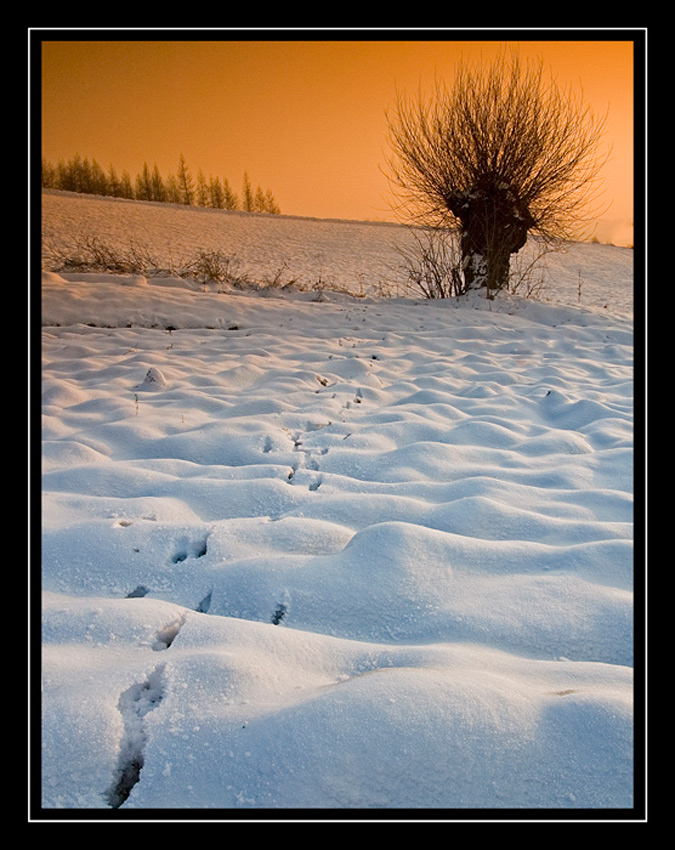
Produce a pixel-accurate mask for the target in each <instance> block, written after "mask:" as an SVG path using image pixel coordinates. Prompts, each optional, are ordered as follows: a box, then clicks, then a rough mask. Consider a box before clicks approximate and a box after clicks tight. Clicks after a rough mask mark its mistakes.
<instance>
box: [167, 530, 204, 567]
mask: <svg viewBox="0 0 675 850" xmlns="http://www.w3.org/2000/svg"><path fill="white" fill-rule="evenodd" d="M207 540H208V538H207V537H203V538H200V539H199V540H190V539H189V538H187V537H185V538H183V539H182V540H181V541H180V542H179V544H178V547H177V548H176V551H175V553H174V555H173V557H172V558H171V560H172V561H173V563H174V564H180V563H181V562H182V561H185V560H187V559H188V558H203V557H204V555H206V552H207V547H206V542H207Z"/></svg>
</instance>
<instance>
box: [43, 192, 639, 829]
mask: <svg viewBox="0 0 675 850" xmlns="http://www.w3.org/2000/svg"><path fill="white" fill-rule="evenodd" d="M43 231H44V235H45V241H46V242H49V243H50V245H51V246H52V248H53V246H54V245H59V244H60V245H64V246H65V245H67V244H68V243H72V242H73V241H74V240H76V239H77V238H78V237H77V235H78V234H82V233H85V232H86V233H87V234H88V235H89V236H91V235H95V236H96V237H97V238H100V239H101V240H103V241H105V242H106V243H112V242H116V243H117V244H119V245H120V246H126V245H128V244H129V241H130V240H132V239H133V240H134V241H136V242H137V243H138V244H143V246H144V247H146V248H148V249H151V250H152V253H153V256H155V257H158V258H160V259H161V261H162V262H163V263H165V265H166V267H167V268H175V266H176V264H177V263H178V262H180V257H181V256H187V255H189V254H190V252H191V251H193V250H194V249H195V247H197V248H203V249H212V250H218V251H225V252H232V253H233V254H236V255H237V257H238V259H239V261H240V262H241V264H242V266H244V267H245V268H246V273H247V277H248V278H249V279H256V280H258V281H260V282H261V283H262V282H263V281H269V280H270V279H271V277H273V276H274V275H275V274H276V273H277V272H278V271H279V269H280V268H282V267H283V269H284V275H287V276H288V278H290V277H293V278H294V279H296V280H298V281H299V283H300V284H302V285H298V286H296V287H295V288H290V289H282V288H280V287H278V286H277V287H273V288H270V287H267V288H263V289H261V290H260V291H250V290H237V289H227V290H226V291H219V288H218V287H212V286H208V285H199V284H197V283H195V282H193V281H190V280H186V279H182V278H180V279H179V278H178V277H176V276H174V275H169V274H166V275H164V276H157V277H150V276H145V275H139V274H136V275H110V274H103V273H101V272H93V273H86V274H83V273H74V274H66V273H63V272H61V273H58V272H55V271H53V270H51V269H45V271H43V274H42V325H43V327H42V387H41V389H42V402H43V410H42V421H43V431H42V436H43V443H42V466H43V469H42V472H43V475H42V504H43V515H42V552H41V555H42V618H43V622H42V633H41V639H42V670H41V682H40V688H41V694H40V697H41V711H42V730H41V740H40V742H39V745H40V747H41V775H40V776H33V777H32V779H33V781H34V783H35V785H36V795H37V800H36V806H37V807H38V809H39V808H40V807H42V810H41V811H40V812H39V815H38V816H39V817H41V818H47V819H49V818H55V819H56V818H59V817H63V813H64V810H68V811H67V815H68V816H71V817H73V818H78V817H82V816H86V815H91V816H94V817H97V818H98V817H104V818H105V817H107V818H110V819H112V818H124V817H125V813H127V816H132V815H133V814H134V813H136V815H138V814H139V813H142V812H143V811H145V812H147V813H148V814H147V815H146V816H147V817H148V818H150V819H152V818H155V819H170V818H172V817H180V818H189V817H190V814H191V812H190V811H189V810H193V812H192V814H194V816H195V817H203V818H222V819H230V818H238V819H242V820H247V819H256V818H260V817H269V818H275V817H276V816H282V817H283V816H286V815H287V814H288V812H289V811H295V812H296V815H297V817H298V818H300V819H305V818H307V819H312V818H316V817H322V818H324V819H326V818H328V819H332V818H333V817H335V818H338V817H345V816H348V815H349V814H350V813H352V814H353V816H354V817H374V818H377V817H390V818H398V817H401V816H403V815H402V813H403V814H405V815H406V816H407V817H410V818H413V819H415V818H427V817H429V818H431V817H434V818H436V817H440V818H446V817H447V818H452V817H453V816H459V817H460V818H463V819H468V820H471V819H473V818H481V817H483V816H485V815H486V814H487V815H488V816H490V815H492V816H494V817H499V816H500V814H503V813H505V812H507V811H508V810H512V809H513V810H516V811H518V812H520V813H522V815H521V816H522V817H523V818H528V817H537V816H541V815H542V814H547V815H548V816H549V817H553V818H555V817H557V815H558V813H560V814H562V813H566V814H567V815H569V813H570V812H575V811H576V812H579V813H580V816H582V817H593V816H597V817H602V816H603V815H604V814H605V813H606V812H607V810H609V811H610V814H611V816H613V817H621V816H622V815H624V816H625V815H626V814H627V813H629V812H630V810H631V809H632V807H633V806H634V805H636V804H639V803H640V799H639V798H636V796H635V794H636V790H637V789H636V788H634V785H633V772H634V770H636V771H637V772H638V774H639V772H640V770H641V765H640V764H639V762H638V763H636V762H635V759H634V755H633V728H634V715H633V664H634V646H633V643H634V628H633V613H634V604H635V603H634V596H633V557H634V551H633V318H632V298H633V269H632V261H633V254H632V252H631V251H630V250H629V249H621V248H614V247H611V246H603V245H591V244H585V245H575V246H572V247H571V249H570V250H569V251H568V252H567V253H566V254H564V255H560V256H558V255H556V256H551V257H549V258H547V262H548V267H549V275H548V280H547V286H546V289H545V290H543V291H542V293H541V294H540V298H539V299H538V300H526V299H523V298H522V297H518V296H503V297H500V298H498V299H496V300H495V301H494V302H486V301H485V300H483V299H480V298H477V297H472V298H467V299H461V300H453V301H425V300H421V299H414V298H411V297H407V298H403V297H392V298H382V297H374V296H375V294H376V293H382V292H385V291H386V292H388V293H389V294H392V295H396V294H398V295H402V294H404V290H403V286H404V281H403V279H402V278H397V277H396V273H395V271H394V272H392V269H395V268H396V265H397V262H398V260H397V257H398V254H397V251H396V249H395V247H394V245H395V243H396V241H397V240H399V239H404V238H406V237H405V234H406V231H405V230H404V229H402V228H399V227H396V226H394V225H387V224H376V223H358V222H330V221H321V220H312V219H295V218H289V217H281V216H258V215H246V214H238V213H224V212H217V211H209V210H197V209H183V208H177V207H169V206H167V205H153V204H143V203H130V202H118V201H114V200H110V199H105V200H104V199H95V198H85V197H82V196H68V195H62V194H57V193H48V194H44V195H43ZM43 262H44V260H43ZM328 284H330V285H328ZM336 288H337V289H339V290H342V291H335V289H336ZM220 289H221V290H222V287H220ZM346 291H349V292H351V293H353V294H351V295H350V294H348V293H347V292H346ZM364 295H367V296H368V297H360V296H364ZM296 810H297V811H296ZM453 810H457V811H456V812H453ZM36 811H37V809H36ZM284 813H286V814H284Z"/></svg>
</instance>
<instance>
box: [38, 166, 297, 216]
mask: <svg viewBox="0 0 675 850" xmlns="http://www.w3.org/2000/svg"><path fill="white" fill-rule="evenodd" d="M42 188H44V189H64V190H67V191H69V192H81V193H84V194H89V195H107V196H111V197H115V198H127V199H129V200H136V201H159V202H163V203H170V204H186V205H189V206H199V207H211V208H213V209H219V210H243V211H245V212H262V213H272V214H275V215H279V214H280V213H281V209H280V208H279V204H278V203H277V201H276V200H275V198H274V195H273V194H272V192H271V191H270V190H269V189H268V190H267V191H263V190H262V188H261V187H260V186H258V187H257V188H256V189H255V190H254V189H253V188H252V185H251V181H250V179H249V176H248V173H246V172H245V173H244V178H243V183H242V190H241V194H238V193H237V192H235V191H234V190H233V188H232V186H231V185H230V183H229V181H228V179H227V177H223V178H220V177H218V176H216V177H213V176H212V175H209V177H208V179H207V178H206V177H205V175H204V174H203V172H202V170H201V169H199V171H198V172H197V177H196V179H195V178H193V176H192V173H191V172H190V169H189V168H188V166H187V164H186V162H185V157H184V156H183V155H182V154H181V155H180V157H179V159H178V167H177V169H176V172H175V174H169V175H168V177H166V178H163V177H162V175H161V174H160V172H159V169H158V168H157V165H156V164H155V165H154V166H153V167H152V169H151V168H150V167H149V166H148V164H147V162H144V163H143V168H142V169H141V171H140V172H139V173H138V174H137V175H136V177H135V178H134V179H132V178H131V176H130V175H129V173H128V172H127V171H122V172H121V173H118V171H117V169H116V168H115V167H114V166H113V165H111V166H110V168H109V169H108V171H107V173H106V172H105V171H104V170H103V168H102V167H101V166H100V165H99V164H98V162H97V161H96V160H95V159H92V160H89V159H87V158H86V157H84V158H83V157H81V156H80V155H79V154H75V156H74V157H72V158H71V159H69V160H68V161H64V160H59V161H58V162H57V163H56V165H53V164H52V163H51V162H49V161H48V160H47V159H45V158H44V157H43V159H42Z"/></svg>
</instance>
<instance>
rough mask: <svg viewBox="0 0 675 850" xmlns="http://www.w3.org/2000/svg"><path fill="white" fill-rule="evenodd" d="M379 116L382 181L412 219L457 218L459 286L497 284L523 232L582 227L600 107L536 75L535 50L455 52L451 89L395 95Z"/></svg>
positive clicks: (561, 237)
mask: <svg viewBox="0 0 675 850" xmlns="http://www.w3.org/2000/svg"><path fill="white" fill-rule="evenodd" d="M387 125H388V131H389V143H390V147H391V150H392V154H393V155H392V156H391V157H389V158H388V161H387V162H388V168H389V177H390V181H391V184H392V186H393V188H394V191H395V193H396V194H397V195H398V196H399V200H400V201H401V202H402V208H403V209H404V210H405V211H406V215H408V216H412V220H413V221H414V222H416V223H419V224H424V225H425V226H430V225H431V226H434V227H443V228H458V229H459V233H460V234H461V237H460V240H461V243H460V244H461V251H460V257H461V260H460V265H461V267H460V269H459V273H460V274H461V275H462V278H463V289H464V290H470V289H479V288H481V287H487V291H488V294H490V293H491V292H493V291H495V290H499V289H502V288H504V287H505V286H507V284H508V279H509V267H510V257H511V254H515V253H517V252H518V251H519V250H520V249H521V248H522V247H523V246H524V245H525V244H526V241H527V237H528V233H533V234H535V235H538V236H539V237H541V238H542V239H543V240H545V241H546V242H547V243H550V244H553V243H556V244H560V243H561V242H562V241H565V240H570V239H579V238H582V236H583V230H584V227H585V226H586V225H587V224H588V222H589V221H590V220H591V218H592V216H593V211H592V209H591V207H592V204H593V202H594V201H595V199H596V198H597V196H598V192H597V190H598V186H599V175H600V171H601V168H602V165H603V164H604V162H605V160H606V156H600V153H599V143H600V141H601V138H602V136H603V134H604V128H605V118H604V117H602V116H600V117H597V116H596V115H595V114H594V113H593V112H592V110H591V109H590V107H589V106H588V105H586V104H584V102H583V98H582V96H581V94H575V93H574V92H573V91H572V89H571V88H569V89H562V88H560V87H559V86H558V85H557V83H556V81H555V80H554V79H553V78H551V79H550V80H546V79H545V77H544V72H543V63H542V61H541V60H538V61H536V62H528V63H527V65H526V66H523V64H522V63H521V61H520V58H519V56H518V54H517V53H516V52H514V53H512V54H511V55H510V58H508V57H507V56H506V54H505V53H503V52H502V53H501V54H500V55H499V56H498V57H497V59H496V60H495V61H494V62H493V63H492V64H491V65H489V66H487V67H482V66H480V65H474V66H469V65H466V64H463V63H461V64H460V65H459V67H458V69H457V74H456V77H455V81H454V84H453V86H452V88H451V89H450V88H448V87H447V86H446V85H445V84H443V83H441V82H438V81H437V83H436V89H435V93H434V96H433V97H432V98H430V99H428V100H425V98H424V97H423V95H422V93H421V92H419V93H418V95H417V98H416V99H407V98H405V97H404V96H399V97H398V99H397V102H396V105H395V108H394V111H393V113H392V114H389V115H388V116H387Z"/></svg>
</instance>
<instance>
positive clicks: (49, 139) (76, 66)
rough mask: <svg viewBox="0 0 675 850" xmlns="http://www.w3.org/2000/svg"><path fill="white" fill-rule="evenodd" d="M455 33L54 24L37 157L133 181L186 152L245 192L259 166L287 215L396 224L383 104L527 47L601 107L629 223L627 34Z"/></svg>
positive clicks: (611, 184)
mask: <svg viewBox="0 0 675 850" xmlns="http://www.w3.org/2000/svg"><path fill="white" fill-rule="evenodd" d="M413 34H414V33H413ZM452 34H453V31H452V30H448V31H436V32H434V33H432V35H433V36H434V39H433V40H431V39H429V38H427V33H424V36H425V40H420V41H417V40H414V41H413V40H397V39H399V38H401V39H402V36H400V35H399V34H398V33H397V32H396V31H392V32H391V33H390V34H389V33H386V32H385V33H384V35H385V36H386V37H390V39H391V40H388V41H380V40H378V39H380V38H382V34H381V33H379V32H377V31H374V32H373V40H337V41H332V40H330V39H331V37H333V38H334V37H335V36H334V34H333V33H331V31H330V30H329V31H325V32H319V33H318V35H319V36H320V37H321V36H325V38H322V40H306V41H299V40H295V41H285V40H284V38H285V35H286V34H285V33H284V31H279V32H278V34H276V35H275V33H272V34H271V35H270V34H268V33H267V32H265V33H264V36H265V39H266V40H257V41H247V40H238V39H237V32H236V31H234V30H233V31H228V30H212V31H208V32H207V33H206V35H207V36H208V38H209V40H204V41H189V40H176V41H171V40H168V38H167V34H165V33H162V32H161V31H160V32H159V34H158V35H157V34H155V33H153V32H150V33H149V34H148V36H149V39H151V40H148V41H130V40H127V36H125V32H124V30H122V31H118V32H115V31H101V32H100V33H95V34H94V35H96V36H97V37H100V38H112V39H117V40H107V41H105V40H101V41H98V40H97V41H91V40H74V41H65V40H59V39H63V38H64V36H63V34H61V33H60V32H59V31H58V30H54V31H53V33H50V32H49V31H47V32H42V33H41V40H42V44H41V45H40V44H39V43H38V44H37V45H36V46H34V47H33V50H40V49H41V51H42V62H43V67H42V127H41V130H42V152H43V155H44V156H45V157H46V158H47V159H49V160H51V161H52V162H56V161H57V160H58V159H59V158H63V159H69V158H70V157H72V156H73V155H74V154H75V153H79V154H80V155H81V156H82V157H85V156H86V157H88V158H89V159H96V160H97V161H98V163H99V164H100V165H101V166H102V167H103V168H104V169H105V170H107V169H108V168H109V166H110V165H111V164H112V165H114V166H115V167H116V169H117V170H118V171H121V170H123V169H126V170H127V171H129V173H130V175H131V176H132V179H133V178H134V177H135V175H136V174H137V173H138V172H139V171H140V170H141V168H142V166H143V163H144V162H148V164H149V165H150V167H152V166H153V165H154V164H155V163H156V164H157V166H158V168H159V170H160V172H161V173H162V175H163V176H167V175H168V174H169V173H170V172H175V170H176V166H177V164H178V157H179V154H181V153H182V154H183V155H184V156H185V159H186V162H187V164H188V166H189V168H190V170H191V171H192V172H193V174H194V175H196V173H197V171H198V170H199V169H200V168H201V170H202V171H203V172H204V174H205V176H206V177H207V178H208V177H209V176H210V175H213V176H216V175H217V176H219V177H221V178H223V177H227V179H228V180H229V181H230V184H231V185H232V187H233V188H234V189H235V191H239V190H240V188H241V183H242V179H243V174H244V172H245V171H246V172H248V174H249V177H250V179H251V182H252V183H253V185H254V188H255V186H257V185H260V186H261V187H262V188H263V189H270V190H271V191H272V193H273V194H274V196H275V198H276V200H277V201H278V203H279V204H280V206H281V211H282V213H285V214H288V215H301V216H317V217H321V218H354V219H389V220H391V219H393V215H392V213H391V212H390V208H389V202H390V195H389V188H388V183H387V181H386V178H385V177H384V176H383V174H382V171H381V169H382V167H383V166H384V157H385V154H386V152H387V146H386V120H385V110H386V109H387V107H388V106H391V104H392V103H393V101H394V99H395V96H396V91H397V89H398V90H399V91H403V92H406V93H413V92H414V91H416V90H417V87H418V85H420V84H421V86H422V88H423V89H425V90H430V89H431V87H432V86H433V81H434V77H435V76H436V75H438V76H439V77H442V78H443V79H444V80H445V81H446V82H449V81H451V80H452V76H453V73H454V68H455V65H456V63H457V61H458V60H459V59H461V58H465V59H473V58H475V57H476V56H477V55H482V56H483V57H485V58H486V59H489V58H491V57H492V56H494V54H495V52H496V50H497V49H498V48H499V47H500V46H503V45H504V44H516V43H517V44H518V46H519V49H520V53H521V56H523V57H528V56H541V57H543V59H544V62H545V64H546V65H547V66H548V67H550V68H551V69H552V70H553V71H554V73H555V74H556V76H557V77H558V80H559V82H560V83H561V84H567V83H571V84H573V85H579V84H581V85H582V86H583V92H584V96H585V98H586V100H588V101H589V103H591V105H592V106H593V107H594V108H595V109H597V111H599V112H604V111H605V110H606V109H607V108H608V107H609V119H608V132H607V136H606V142H607V143H608V144H611V145H612V148H613V156H612V160H611V162H610V164H609V165H608V167H607V168H606V171H605V178H606V184H605V189H606V194H605V196H604V198H603V202H604V203H606V204H608V203H611V207H610V209H609V210H608V212H607V214H606V215H607V217H608V218H610V219H622V220H626V221H632V218H633V211H632V204H633V43H632V41H631V40H630V38H631V36H632V34H631V33H628V34H627V35H624V34H623V32H622V31H621V30H617V31H615V32H610V33H609V36H610V37H611V38H612V39H613V40H595V41H589V40H580V41H575V42H571V41H557V40H555V34H556V31H555V30H553V31H551V32H550V33H544V35H545V37H546V39H547V40H543V41H522V40H520V41H518V42H510V41H499V42H495V41H484V40H482V39H481V35H480V31H477V32H476V38H477V39H478V40H476V41H451V40H447V41H445V40H441V37H442V36H446V35H452ZM68 35H69V36H70V34H68ZM74 35H75V36H77V32H75V33H74ZM86 35H87V36H88V37H89V38H91V35H92V34H91V33H86ZM188 35H190V34H189V33H188ZM254 35H255V34H254ZM347 35H349V33H348V34H347ZM355 35H358V36H359V38H361V34H360V33H356V34H355ZM368 35H369V34H368V33H366V36H367V37H368ZM526 35H527V34H526ZM539 35H541V34H539ZM565 35H568V33H565ZM599 35H600V38H605V39H607V37H608V36H606V35H604V34H603V33H600V34H599ZM168 36H169V37H170V36H171V32H170V31H169V32H168ZM518 36H519V38H520V37H521V36H522V34H521V33H518ZM300 37H301V38H304V36H303V35H302V34H300ZM622 37H623V38H625V39H627V40H622ZM221 38H222V40H220V39H221ZM52 39H53V40H52ZM165 39H166V40H165ZM227 39H231V40H227ZM436 39H438V40H436ZM615 241H617V240H615Z"/></svg>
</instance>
